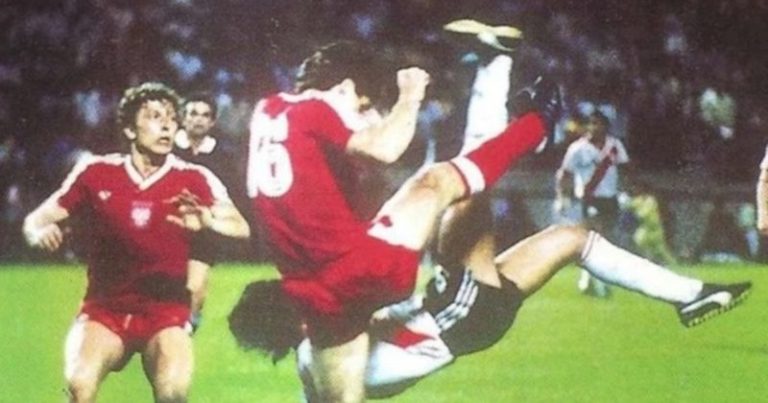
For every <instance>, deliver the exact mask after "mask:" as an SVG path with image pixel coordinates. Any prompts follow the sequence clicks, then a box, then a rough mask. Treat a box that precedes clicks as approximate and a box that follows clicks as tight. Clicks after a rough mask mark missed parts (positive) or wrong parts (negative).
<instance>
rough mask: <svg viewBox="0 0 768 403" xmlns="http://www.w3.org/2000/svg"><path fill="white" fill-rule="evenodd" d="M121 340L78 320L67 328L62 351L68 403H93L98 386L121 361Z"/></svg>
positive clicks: (112, 334)
mask: <svg viewBox="0 0 768 403" xmlns="http://www.w3.org/2000/svg"><path fill="white" fill-rule="evenodd" d="M124 353H125V348H124V346H123V341H122V340H121V339H120V337H119V336H118V335H116V334H114V333H112V331H110V330H109V329H107V328H106V327H105V326H104V325H102V324H101V323H98V322H94V321H88V320H83V321H81V320H77V321H76V322H75V324H74V325H72V327H71V328H70V329H69V333H68V334H67V339H66V342H65V348H64V361H65V363H64V376H65V378H66V380H67V391H68V394H69V398H70V402H73V403H87V402H95V401H96V393H97V392H98V390H99V385H101V382H102V381H103V380H104V378H106V376H107V374H109V372H110V370H112V368H114V367H115V366H116V365H118V363H120V361H121V360H122V359H123V355H124Z"/></svg>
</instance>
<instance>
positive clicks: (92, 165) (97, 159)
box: [72, 153, 125, 173]
mask: <svg viewBox="0 0 768 403" xmlns="http://www.w3.org/2000/svg"><path fill="white" fill-rule="evenodd" d="M123 164H125V155H124V154H119V153H113V154H91V153H84V154H82V155H81V156H80V157H78V159H77V161H76V162H75V165H74V167H73V168H72V172H73V173H82V172H86V171H88V172H103V171H108V170H110V169H113V168H115V167H121V166H123Z"/></svg>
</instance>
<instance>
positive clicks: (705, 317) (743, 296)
mask: <svg viewBox="0 0 768 403" xmlns="http://www.w3.org/2000/svg"><path fill="white" fill-rule="evenodd" d="M751 292H752V289H751V288H748V289H746V290H744V292H742V293H741V294H739V295H738V296H737V297H736V298H734V299H732V300H731V301H730V302H729V303H727V304H725V305H721V306H720V307H719V308H717V309H713V310H711V311H709V312H707V313H705V314H704V315H701V316H697V317H695V318H693V319H691V320H690V321H687V322H683V325H684V326H685V327H688V328H691V327H694V326H698V325H700V324H702V323H704V322H706V321H708V320H709V319H712V318H714V317H715V316H718V315H720V314H723V313H726V312H728V311H730V310H731V309H733V308H735V307H737V306H738V305H740V304H741V303H742V302H744V300H745V299H747V297H748V296H749V294H750V293H751Z"/></svg>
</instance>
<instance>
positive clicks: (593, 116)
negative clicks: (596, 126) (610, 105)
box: [589, 110, 611, 126]
mask: <svg viewBox="0 0 768 403" xmlns="http://www.w3.org/2000/svg"><path fill="white" fill-rule="evenodd" d="M589 117H590V119H597V120H599V121H600V122H602V123H603V124H604V125H606V126H610V124H611V122H610V120H608V116H605V114H604V113H603V112H601V111H599V110H595V111H594V112H592V114H591V115H589Z"/></svg>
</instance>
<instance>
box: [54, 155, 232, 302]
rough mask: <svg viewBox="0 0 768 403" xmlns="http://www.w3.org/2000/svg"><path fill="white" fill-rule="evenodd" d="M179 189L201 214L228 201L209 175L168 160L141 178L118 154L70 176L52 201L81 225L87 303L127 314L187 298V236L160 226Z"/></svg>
mask: <svg viewBox="0 0 768 403" xmlns="http://www.w3.org/2000/svg"><path fill="white" fill-rule="evenodd" d="M183 189H188V190H189V191H190V192H192V193H193V194H195V195H197V196H198V197H200V199H201V203H202V204H204V205H208V206H210V205H212V204H213V203H214V201H228V200H229V196H228V195H227V191H226V189H225V188H224V186H223V185H222V184H221V182H220V181H219V179H217V178H216V176H214V175H213V174H212V173H211V172H210V171H209V170H207V169H206V168H203V167H201V166H199V165H194V164H190V163H187V162H185V161H182V160H180V159H178V158H176V157H174V156H173V155H169V156H168V157H167V158H166V161H165V163H164V164H163V166H162V167H160V168H159V169H158V170H157V171H156V172H154V173H153V174H152V175H150V176H149V177H147V178H142V176H141V175H140V174H139V172H138V171H137V170H136V168H135V167H134V166H133V163H132V162H131V158H130V156H128V155H119V154H111V155H107V156H99V157H92V158H88V159H87V160H85V161H83V162H81V163H78V164H77V165H76V166H75V168H74V169H73V170H72V172H70V173H69V175H68V176H67V178H66V179H65V180H64V183H63V184H62V186H61V188H60V189H59V190H58V191H57V192H56V193H54V195H53V196H52V197H53V198H54V200H56V201H57V202H58V204H59V205H60V206H61V207H63V208H64V209H66V210H67V211H68V212H69V213H70V215H78V216H80V217H82V218H84V220H85V222H86V224H87V225H86V227H85V231H87V235H88V237H89V242H88V247H89V250H88V251H87V252H88V256H87V261H88V290H87V293H86V297H85V301H86V303H88V302H95V303H100V304H104V305H107V306H112V307H114V308H115V309H123V308H124V309H131V307H133V306H135V305H136V304H141V302H142V301H146V298H149V299H150V300H153V301H169V302H184V300H185V299H187V298H188V294H187V292H186V277H187V261H188V255H189V242H188V237H189V236H190V234H189V232H188V231H187V230H185V229H183V228H181V227H179V226H177V225H175V224H173V223H171V222H169V221H167V219H166V217H167V216H168V215H171V214H173V213H175V211H176V206H174V205H172V204H170V203H168V202H167V201H168V199H170V198H172V197H173V196H176V195H178V194H179V193H180V192H181V191H182V190H183Z"/></svg>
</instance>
